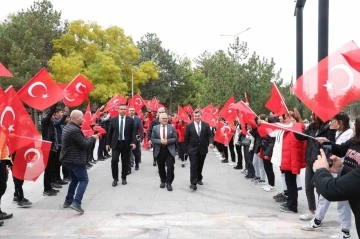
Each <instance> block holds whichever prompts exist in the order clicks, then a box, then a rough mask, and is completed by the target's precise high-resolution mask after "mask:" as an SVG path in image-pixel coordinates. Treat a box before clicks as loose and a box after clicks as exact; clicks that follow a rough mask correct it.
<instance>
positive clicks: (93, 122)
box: [89, 102, 101, 124]
mask: <svg viewBox="0 0 360 239" xmlns="http://www.w3.org/2000/svg"><path fill="white" fill-rule="evenodd" d="M89 104H90V102H89ZM100 114H101V111H100V109H97V110H96V112H95V114H94V115H92V116H91V124H95V123H96V119H98V118H100Z"/></svg>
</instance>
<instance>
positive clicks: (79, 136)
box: [60, 110, 99, 213]
mask: <svg viewBox="0 0 360 239" xmlns="http://www.w3.org/2000/svg"><path fill="white" fill-rule="evenodd" d="M83 121H84V114H83V113H82V112H81V111H80V110H73V111H72V112H71V114H70V122H69V123H68V124H67V125H66V126H65V127H64V129H63V132H62V149H61V153H60V161H61V162H62V163H63V166H65V167H66V168H67V169H68V171H69V174H70V177H71V182H70V184H69V189H68V193H67V195H66V198H65V202H64V208H68V207H70V208H71V209H73V210H75V211H77V212H80V213H84V210H83V209H82V208H81V201H82V198H83V196H84V193H85V190H86V187H87V185H88V183H89V177H88V174H87V169H86V159H87V154H86V150H87V149H88V148H89V147H91V145H92V144H94V143H95V141H96V140H97V139H98V138H99V136H98V135H97V134H96V135H93V136H91V137H85V136H84V134H83V132H82V131H81V124H82V122H83ZM76 189H77V190H76ZM75 190H76V193H75Z"/></svg>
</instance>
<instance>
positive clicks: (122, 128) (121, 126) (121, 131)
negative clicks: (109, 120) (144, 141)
mask: <svg viewBox="0 0 360 239" xmlns="http://www.w3.org/2000/svg"><path fill="white" fill-rule="evenodd" d="M123 119H124V116H121V122H120V132H119V134H120V140H124V139H123V131H124V121H123Z"/></svg>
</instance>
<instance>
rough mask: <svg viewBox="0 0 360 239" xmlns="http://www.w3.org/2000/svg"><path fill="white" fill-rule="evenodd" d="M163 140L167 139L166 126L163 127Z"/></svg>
mask: <svg viewBox="0 0 360 239" xmlns="http://www.w3.org/2000/svg"><path fill="white" fill-rule="evenodd" d="M163 139H166V135H165V126H163Z"/></svg>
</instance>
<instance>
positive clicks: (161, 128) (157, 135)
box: [151, 113, 177, 191]
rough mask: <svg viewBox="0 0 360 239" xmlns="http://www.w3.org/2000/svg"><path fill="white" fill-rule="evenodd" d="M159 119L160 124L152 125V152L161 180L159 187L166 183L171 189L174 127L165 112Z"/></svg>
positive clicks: (174, 138) (170, 189) (175, 139)
mask: <svg viewBox="0 0 360 239" xmlns="http://www.w3.org/2000/svg"><path fill="white" fill-rule="evenodd" d="M159 121H160V124H159V125H156V126H154V128H153V129H152V132H151V141H152V143H153V145H154V150H153V154H154V158H155V159H156V161H157V164H158V169H159V175H160V180H161V184H160V188H165V183H166V188H167V190H168V191H172V186H171V184H172V182H173V181H174V178H175V174H174V164H175V156H176V152H175V144H176V141H177V134H176V130H175V127H174V126H173V125H171V124H168V115H167V114H166V113H162V114H160V115H159ZM165 165H166V168H167V171H166V170H165Z"/></svg>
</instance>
